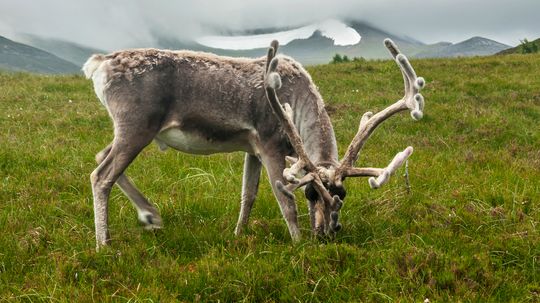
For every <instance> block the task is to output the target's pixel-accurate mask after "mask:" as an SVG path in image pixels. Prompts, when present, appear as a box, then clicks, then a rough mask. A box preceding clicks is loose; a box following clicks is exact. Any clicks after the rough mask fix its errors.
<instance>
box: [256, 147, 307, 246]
mask: <svg viewBox="0 0 540 303" xmlns="http://www.w3.org/2000/svg"><path fill="white" fill-rule="evenodd" d="M268 146H270V144H268V145H267V147H268ZM285 156H286V154H285V153H282V152H276V151H275V150H273V149H270V150H267V151H266V152H265V153H263V154H261V159H262V162H263V164H264V167H265V168H266V172H267V174H268V179H269V181H270V184H271V185H272V191H273V192H274V195H275V197H276V199H277V201H278V203H279V207H280V209H281V214H282V215H283V218H284V219H285V222H286V223H287V227H288V228H289V233H290V234H291V238H292V240H293V242H299V241H300V239H301V235H300V228H299V227H298V210H297V207H296V201H295V200H294V196H291V195H287V194H285V193H284V192H283V191H282V190H281V189H280V187H279V185H278V184H283V182H284V179H283V170H284V169H285ZM277 181H279V182H277Z"/></svg>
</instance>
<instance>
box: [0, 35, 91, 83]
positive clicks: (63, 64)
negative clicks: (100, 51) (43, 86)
mask: <svg viewBox="0 0 540 303" xmlns="http://www.w3.org/2000/svg"><path fill="white" fill-rule="evenodd" d="M2 69H4V70H10V71H28V72H34V73H41V74H72V73H79V72H80V70H81V68H80V67H79V66H77V65H75V64H73V63H71V62H69V61H66V60H64V59H61V58H58V57H57V56H55V55H53V54H51V53H48V52H46V51H43V50H41V49H37V48H35V47H32V46H29V45H25V44H22V43H18V42H15V41H12V40H9V39H7V38H5V37H2V36H0V70H2Z"/></svg>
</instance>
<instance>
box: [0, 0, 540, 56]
mask: <svg viewBox="0 0 540 303" xmlns="http://www.w3.org/2000/svg"><path fill="white" fill-rule="evenodd" d="M539 11H540V1H538V0H514V1H512V2H511V3H510V2H509V1H507V0H475V1H470V0H437V1H425V0H408V1H399V0H338V1H335V0H333V1H332V0H295V1H290V0H272V1H262V0H228V1H221V0H199V1H188V0H177V1H173V0H161V1H147V0H92V1H86V0H47V1H35V0H0V20H1V21H2V23H3V25H1V24H0V35H8V34H9V35H12V34H13V33H15V32H25V33H33V34H37V35H40V36H45V37H52V38H60V39H66V40H71V41H74V42H78V43H81V44H86V45H89V46H93V47H96V48H104V49H117V48H124V47H133V46H149V45H153V44H154V43H155V39H156V33H160V35H166V36H168V37H170V38H175V39H193V38H196V37H201V36H203V35H212V34H213V35H216V34H219V32H220V31H238V30H243V29H256V28H267V27H273V28H283V27H299V26H304V25H306V24H310V23H313V22H320V21H321V20H326V19H330V18H335V19H355V20H364V21H368V22H370V23H372V24H374V25H375V26H378V27H381V28H383V29H385V30H387V31H390V32H393V33H399V34H405V35H408V36H411V37H414V38H416V39H419V40H422V41H425V42H437V41H451V42H457V41H460V40H463V39H466V38H469V37H471V36H475V35H482V36H486V37H488V38H496V39H498V40H501V42H505V43H512V44H516V43H518V41H517V40H518V39H520V38H524V36H525V35H526V36H527V37H528V38H529V39H533V38H538V37H540V18H538V16H537V14H538V12H539ZM329 35H330V34H329ZM516 35H519V36H520V37H516ZM334 36H335V35H334Z"/></svg>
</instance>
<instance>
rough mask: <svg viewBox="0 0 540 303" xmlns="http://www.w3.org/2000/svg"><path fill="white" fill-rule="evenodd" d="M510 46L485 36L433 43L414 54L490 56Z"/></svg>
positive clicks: (426, 55)
mask: <svg viewBox="0 0 540 303" xmlns="http://www.w3.org/2000/svg"><path fill="white" fill-rule="evenodd" d="M508 48H511V46H509V45H506V44H502V43H499V42H497V41H494V40H491V39H487V38H483V37H473V38H470V39H467V40H465V41H463V42H460V43H456V44H451V43H444V42H443V43H437V44H432V45H429V46H428V49H427V50H424V51H420V52H418V53H416V54H415V55H414V56H415V57H418V58H442V57H445V58H448V57H472V56H488V55H493V54H496V53H499V52H501V51H503V50H505V49H508Z"/></svg>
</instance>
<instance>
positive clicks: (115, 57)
mask: <svg viewBox="0 0 540 303" xmlns="http://www.w3.org/2000/svg"><path fill="white" fill-rule="evenodd" d="M278 57H279V59H280V64H279V67H278V73H279V74H280V76H281V78H282V79H283V81H284V82H285V84H284V85H283V88H282V89H281V90H280V95H282V96H284V97H282V98H281V99H282V100H283V101H284V102H287V103H289V104H290V105H291V107H292V108H293V111H294V121H295V124H296V126H297V128H298V129H299V132H300V135H301V136H302V138H303V141H304V144H305V145H306V149H307V150H308V153H309V151H310V150H312V151H313V153H312V156H313V157H314V159H313V161H314V162H315V163H317V162H331V163H337V149H336V150H335V151H334V149H330V152H329V154H328V149H326V146H325V144H322V145H323V146H321V141H326V140H328V139H330V140H334V141H335V139H333V136H334V133H333V129H332V125H331V123H330V120H329V118H328V116H327V114H326V111H325V110H324V102H323V99H322V97H321V96H320V94H319V92H318V91H317V88H316V86H315V85H314V84H313V81H312V79H311V76H310V75H309V74H308V73H307V72H306V71H305V69H304V68H303V67H302V66H301V64H300V63H298V62H296V61H295V60H294V59H292V58H290V57H287V56H283V55H278ZM265 60H266V58H264V57H261V58H257V59H250V58H233V57H224V56H217V55H214V54H211V53H204V52H193V51H187V50H180V51H172V50H158V49H153V48H149V49H132V50H124V51H118V52H114V53H112V54H108V55H94V56H92V57H91V58H90V59H89V60H88V61H87V62H86V63H85V65H84V67H83V71H84V72H85V75H86V76H87V77H88V78H92V80H93V82H94V89H95V92H96V95H97V96H98V98H99V99H100V101H101V102H102V103H103V104H104V105H105V106H106V107H107V100H106V99H107V97H106V96H107V93H106V91H107V87H108V86H109V85H111V83H115V82H121V81H125V80H127V81H128V82H130V83H132V82H133V81H134V80H135V79H136V78H137V77H140V76H142V75H144V74H146V73H148V72H151V71H153V70H156V69H158V70H159V69H160V68H163V66H169V67H174V68H175V69H176V71H175V73H181V72H182V71H181V70H182V69H184V70H186V69H193V70H206V71H208V72H209V73H212V72H217V71H220V72H222V71H227V74H226V75H225V76H226V77H227V78H228V79H221V80H222V81H223V83H228V84H230V86H232V87H229V88H227V87H221V88H219V90H220V91H221V95H222V97H223V96H224V97H229V98H226V99H230V98H234V97H236V96H234V94H231V92H234V91H236V90H237V89H238V87H240V86H243V87H241V88H242V90H246V89H247V90H249V93H248V94H245V95H244V96H242V97H244V98H253V97H254V96H255V95H258V96H259V97H261V96H264V91H263V75H264V66H265V63H266V61H265ZM239 82H243V83H239ZM242 84H243V85H242ZM235 86H236V87H235ZM297 87H301V88H302V91H301V92H299V90H298V89H297ZM227 95H228V96H227ZM223 101H224V100H223ZM262 102H263V103H266V102H267V101H266V100H265V99H264V100H262ZM222 105H223V104H222ZM276 122H277V121H276ZM177 124H178V123H176V122H174V121H173V122H171V123H169V124H164V125H163V126H162V131H165V130H167V129H169V128H176V127H178V126H179V125H177ZM277 126H278V127H279V125H277ZM314 127H316V128H318V129H320V133H319V132H315V133H314V132H313V131H312V129H313V128H314ZM272 131H273V130H272ZM170 134H171V132H169V136H165V135H164V134H163V135H162V136H161V137H170ZM320 135H322V136H320ZM187 136H189V135H187ZM187 136H186V135H185V134H183V135H181V136H179V137H178V140H183V141H184V143H183V144H182V143H180V144H178V143H179V142H176V143H177V144H174V145H176V147H175V146H172V147H173V148H176V149H179V150H182V151H184V152H188V153H191V152H195V153H213V152H219V147H217V146H216V147H213V148H211V149H210V150H208V151H204V150H200V151H198V152H197V151H195V150H193V149H190V148H178V147H179V145H186V144H189V142H190V141H193V142H196V141H198V139H197V138H191V139H188V137H187ZM178 140H177V141H178ZM156 141H157V143H158V144H159V146H160V148H161V149H165V148H166V146H167V144H165V143H164V142H163V141H162V140H161V139H160V136H159V135H158V136H157V137H156ZM164 141H165V140H164ZM193 142H192V143H193ZM323 143H324V142H323ZM196 145H199V146H200V145H202V143H201V144H196ZM239 145H242V144H239ZM224 149H225V150H226V151H232V150H233V149H234V148H233V147H232V146H228V147H227V148H224ZM225 150H224V151H225ZM239 150H244V151H246V148H245V147H241V148H240V146H239Z"/></svg>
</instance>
